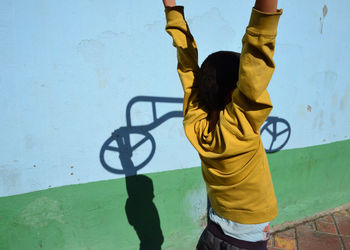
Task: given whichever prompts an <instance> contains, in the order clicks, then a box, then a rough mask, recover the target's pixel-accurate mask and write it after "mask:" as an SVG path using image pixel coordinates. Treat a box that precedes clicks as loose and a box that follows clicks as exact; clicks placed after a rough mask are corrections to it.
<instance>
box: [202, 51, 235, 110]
mask: <svg viewBox="0 0 350 250" xmlns="http://www.w3.org/2000/svg"><path fill="white" fill-rule="evenodd" d="M240 55H241V54H239V53H236V52H232V51H219V52H215V53H213V54H210V55H209V56H208V57H207V58H206V59H205V60H204V62H203V63H202V65H201V67H200V70H199V74H198V75H197V77H196V84H197V86H198V89H199V93H198V98H199V103H200V105H201V106H202V107H204V109H205V110H206V111H207V112H210V111H213V110H223V109H224V108H225V106H226V104H227V97H228V94H229V93H230V92H231V91H232V90H234V89H235V88H236V86H237V81H238V71H239V61H240Z"/></svg>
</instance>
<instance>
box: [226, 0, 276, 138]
mask: <svg viewBox="0 0 350 250" xmlns="http://www.w3.org/2000/svg"><path fill="white" fill-rule="evenodd" d="M276 8H277V0H257V1H256V4H255V7H254V8H253V10H252V14H251V18H250V21H249V25H248V27H247V29H246V33H245V35H244V37H243V39H242V52H241V61H240V69H239V79H238V83H237V90H236V91H235V92H234V93H233V96H232V101H233V104H234V105H238V106H239V107H240V110H244V111H245V117H246V118H247V119H248V121H249V123H250V125H251V127H252V128H253V130H254V132H255V133H259V131H260V127H261V125H262V124H263V123H264V121H265V119H266V118H267V116H268V115H269V113H270V111H271V109H272V104H271V101H270V97H269V94H268V92H267V90H266V88H267V86H268V84H269V82H270V80H271V77H272V74H273V72H274V69H275V63H274V61H273V54H274V51H275V37H276V34H277V25H278V21H279V17H280V15H281V13H282V11H281V10H277V9H276Z"/></svg>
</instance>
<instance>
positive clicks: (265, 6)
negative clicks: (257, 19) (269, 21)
mask: <svg viewBox="0 0 350 250" xmlns="http://www.w3.org/2000/svg"><path fill="white" fill-rule="evenodd" d="M254 8H255V9H257V10H259V11H261V12H265V13H274V12H276V10H277V0H256V1H255V6H254Z"/></svg>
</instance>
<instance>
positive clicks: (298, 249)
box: [268, 204, 350, 250]
mask: <svg viewBox="0 0 350 250" xmlns="http://www.w3.org/2000/svg"><path fill="white" fill-rule="evenodd" d="M349 207H350V206H349V204H347V205H345V206H343V207H341V208H340V209H339V208H338V209H335V210H333V211H328V212H324V213H320V214H318V215H316V216H313V217H310V218H308V219H305V220H303V221H299V222H296V223H289V224H285V225H281V226H276V227H274V228H272V234H271V239H270V241H269V244H268V249H269V250H282V249H283V250H284V249H285V250H294V249H295V250H338V249H339V250H350V209H349Z"/></svg>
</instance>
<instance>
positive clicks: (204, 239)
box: [196, 220, 267, 250]
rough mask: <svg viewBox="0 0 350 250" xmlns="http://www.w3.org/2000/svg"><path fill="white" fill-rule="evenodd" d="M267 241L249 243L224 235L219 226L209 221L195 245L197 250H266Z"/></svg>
mask: <svg viewBox="0 0 350 250" xmlns="http://www.w3.org/2000/svg"><path fill="white" fill-rule="evenodd" d="M266 245H267V241H258V242H249V241H244V240H238V239H235V238H232V237H229V236H227V235H225V234H224V232H223V231H222V229H221V228H220V226H219V225H217V224H215V223H214V222H212V221H211V220H209V221H208V226H207V227H206V228H205V229H204V231H203V233H202V235H201V237H200V238H199V241H198V244H197V248H196V249H197V250H267V247H266Z"/></svg>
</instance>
